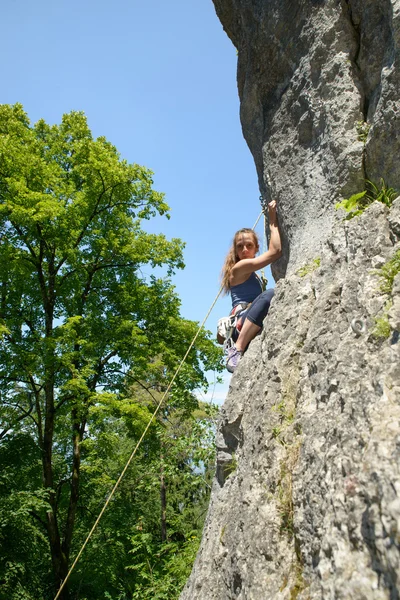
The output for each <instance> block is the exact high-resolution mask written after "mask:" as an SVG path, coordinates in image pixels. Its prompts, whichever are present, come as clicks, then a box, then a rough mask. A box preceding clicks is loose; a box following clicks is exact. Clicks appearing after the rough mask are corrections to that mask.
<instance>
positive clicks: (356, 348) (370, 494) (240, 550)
mask: <svg viewBox="0 0 400 600" xmlns="http://www.w3.org/2000/svg"><path fill="white" fill-rule="evenodd" d="M399 234H400V198H399V199H398V200H397V201H395V203H394V205H393V207H392V209H391V211H390V212H389V210H388V209H387V208H386V207H385V206H384V205H383V204H380V203H377V202H376V203H374V204H373V205H372V206H371V207H370V208H369V209H367V210H366V211H365V212H364V213H363V214H362V215H361V216H360V217H358V218H355V219H352V220H351V221H348V222H347V221H346V222H345V224H344V225H343V224H338V225H337V226H336V227H335V229H334V232H333V234H332V235H331V237H330V238H329V240H328V241H327V242H326V243H325V244H323V245H322V247H321V248H320V252H319V255H318V256H316V257H314V260H313V261H311V262H310V263H309V264H307V265H305V266H304V267H303V268H302V269H300V270H299V271H298V272H297V273H294V274H293V275H291V276H288V277H287V278H285V279H282V280H280V281H279V282H278V284H277V287H276V294H275V297H274V299H273V302H272V305H271V309H270V312H269V314H268V316H267V318H266V322H265V328H264V331H263V333H262V335H261V336H260V337H259V338H258V339H256V340H255V341H254V342H253V343H252V344H251V345H250V348H249V350H248V351H247V353H246V355H245V356H244V358H243V359H242V361H241V363H240V365H239V367H238V369H237V371H236V372H235V374H234V375H233V377H232V383H231V389H230V391H229V395H228V398H227V400H226V402H225V405H224V407H223V410H222V418H221V423H220V427H219V432H218V437H217V446H218V451H219V454H218V469H217V478H216V481H215V483H214V488H213V493H212V500H211V504H210V508H209V514H208V517H207V521H206V525H205V529H204V533H203V540H202V544H201V548H200V551H199V554H198V556H197V559H196V562H195V566H194V569H193V572H192V576H191V578H190V580H189V582H188V584H187V586H186V588H185V590H184V592H183V594H182V600H200V599H201V600H228V599H229V600H230V599H232V600H233V599H237V600H239V599H240V600H268V599H274V600H280V599H282V600H283V599H288V600H289V599H290V600H293V599H295V598H298V599H306V598H307V599H319V598H341V599H349V598H352V599H360V600H361V599H370V598H371V599H374V600H375V599H376V600H381V599H382V600H383V599H389V598H390V599H395V598H398V597H399V590H400V582H399V577H400V342H399V337H400V328H399V324H400V295H399V293H398V292H399V291H400V273H399V274H398V275H397V277H396V278H395V279H394V283H393V287H392V290H391V292H387V293H383V292H382V291H381V289H380V287H381V284H382V282H383V281H384V279H382V277H381V275H380V274H382V273H383V271H382V269H381V267H382V265H384V264H385V263H387V262H388V261H389V260H390V259H391V258H392V257H393V256H395V255H396V252H397V256H398V267H397V268H399V265H400V241H399V240H400V237H399Z"/></svg>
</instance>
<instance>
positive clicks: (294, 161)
mask: <svg viewBox="0 0 400 600" xmlns="http://www.w3.org/2000/svg"><path fill="white" fill-rule="evenodd" d="M214 4H215V8H216V11H217V14H218V16H219V18H220V20H221V22H222V24H223V26H224V29H225V31H226V32H227V34H228V35H229V37H230V38H231V40H232V42H233V43H234V45H235V46H236V48H237V51H238V74H237V78H238V89H239V96H240V101H241V106H240V117H241V122H242V127H243V134H244V137H245V139H246V141H247V143H248V145H249V148H250V150H251V152H252V154H253V157H254V160H255V164H256V167H257V172H258V178H259V183H260V189H261V191H262V194H263V196H264V198H265V199H266V200H268V199H270V197H274V198H276V199H277V201H278V210H279V217H280V223H281V228H282V232H283V236H284V256H283V258H282V259H281V260H280V261H279V263H278V265H277V266H276V268H275V275H276V276H278V277H280V276H282V275H283V274H284V273H285V271H286V269H287V267H288V268H289V272H293V271H294V270H296V268H298V266H299V265H300V264H301V263H302V262H304V258H307V257H312V256H313V255H314V254H315V252H316V248H317V247H318V244H319V243H320V242H321V241H323V240H325V239H326V237H327V236H328V235H329V234H330V231H331V227H332V223H333V221H334V220H335V218H336V215H335V210H334V205H335V203H336V202H337V201H338V200H340V198H342V197H348V196H350V195H351V194H354V193H356V192H360V191H362V190H363V189H364V184H365V179H369V180H372V181H375V182H378V181H379V179H380V178H381V177H382V178H384V180H385V182H386V183H387V184H388V185H390V186H392V187H394V188H397V189H400V163H399V154H400V103H399V93H400V70H399V67H398V64H399V60H400V0H214Z"/></svg>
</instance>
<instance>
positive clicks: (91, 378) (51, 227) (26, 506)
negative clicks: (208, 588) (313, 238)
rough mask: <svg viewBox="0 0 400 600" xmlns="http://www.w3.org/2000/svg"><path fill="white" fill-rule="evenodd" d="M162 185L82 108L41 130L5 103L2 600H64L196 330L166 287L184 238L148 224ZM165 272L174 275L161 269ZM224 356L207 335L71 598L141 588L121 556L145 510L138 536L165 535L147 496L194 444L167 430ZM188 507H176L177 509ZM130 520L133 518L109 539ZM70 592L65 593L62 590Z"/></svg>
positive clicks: (190, 406)
mask: <svg viewBox="0 0 400 600" xmlns="http://www.w3.org/2000/svg"><path fill="white" fill-rule="evenodd" d="M152 183H153V181H152V173H151V171H149V170H148V169H146V168H144V167H141V166H139V165H137V164H128V163H127V162H126V161H125V160H123V159H121V157H120V155H119V153H118V152H117V150H116V148H115V147H114V146H113V145H112V144H110V143H109V142H108V141H107V140H106V139H105V138H103V137H100V138H98V139H93V137H92V134H91V132H90V130H89V128H88V125H87V122H86V118H85V116H84V115H83V113H80V112H72V113H70V114H68V115H64V117H63V119H62V122H61V124H60V125H54V126H50V125H48V124H46V123H45V122H44V121H43V120H41V121H39V122H38V123H36V124H35V125H34V126H31V125H30V123H29V119H28V117H27V115H26V114H25V112H24V111H23V108H22V106H21V105H18V104H17V105H15V106H8V105H2V106H0V422H1V424H2V425H1V428H2V429H1V430H0V442H2V443H1V445H0V463H1V462H3V464H4V465H7V466H6V467H5V470H4V471H3V473H4V475H2V480H1V481H2V483H1V487H0V503H1V506H3V508H4V511H3V515H4V519H5V520H4V527H3V528H2V530H1V531H2V533H1V535H2V536H4V537H3V539H4V541H5V545H4V548H9V549H8V550H5V555H4V563H3V564H4V565H6V570H5V571H4V570H3V571H1V570H0V577H1V579H2V581H3V582H4V581H5V582H6V585H7V586H8V588H7V589H8V590H9V592H7V593H8V595H7V598H34V597H40V598H48V597H54V590H55V588H57V587H58V586H59V584H60V581H61V580H63V579H64V577H65V575H66V573H67V570H68V565H69V562H70V556H71V555H74V554H75V553H76V552H77V549H78V547H79V546H80V544H81V543H82V541H83V539H84V538H85V537H86V534H87V532H88V530H89V529H90V527H91V525H92V523H93V521H94V518H95V516H96V515H97V514H98V512H99V510H100V507H101V506H102V505H103V504H104V500H105V498H106V495H107V494H108V492H109V490H110V488H111V486H112V484H113V483H114V481H115V480H116V478H117V477H118V475H119V473H120V472H121V469H122V466H123V464H125V462H124V461H126V459H127V457H128V456H129V454H130V452H131V449H132V446H133V445H134V443H135V441H136V440H137V439H138V437H139V435H140V434H141V432H142V431H143V429H144V427H145V424H146V423H147V422H148V420H149V418H150V416H151V414H152V412H153V411H154V397H155V396H156V395H157V394H159V393H161V392H162V391H163V390H164V389H166V382H167V381H169V380H170V378H171V376H172V373H173V372H174V371H175V369H176V367H177V365H178V364H179V362H180V360H181V358H182V356H183V355H184V353H185V351H186V349H187V347H188V346H189V343H190V341H191V339H192V338H193V336H194V332H195V331H196V330H197V323H194V322H191V321H188V320H185V319H183V318H182V317H181V316H180V312H179V308H180V302H179V298H178V297H177V295H176V293H175V290H174V287H173V285H172V284H171V281H170V276H171V275H172V274H173V273H174V271H175V270H176V269H178V268H183V260H182V248H183V244H182V242H181V241H180V240H178V239H173V240H170V241H168V240H167V239H166V238H165V236H164V235H162V234H158V235H156V234H149V233H147V232H146V231H144V230H143V229H142V223H143V221H144V220H148V219H150V218H151V217H153V216H154V215H156V214H160V215H165V216H167V217H168V206H167V204H166V203H165V201H164V197H163V194H160V193H159V192H156V191H154V190H153V189H152ZM154 267H162V268H163V270H164V272H165V273H166V275H165V277H156V276H155V275H154V274H152V270H153V268H154ZM144 268H147V269H150V273H149V274H147V275H146V274H144V273H143V269H144ZM219 361H220V350H219V349H218V348H217V347H216V346H215V345H214V343H213V342H212V340H211V339H210V334H209V333H208V332H202V333H201V334H200V335H199V338H198V340H197V342H196V345H195V347H194V348H193V349H192V350H191V352H190V354H189V356H188V358H187V362H186V364H185V367H184V369H182V371H181V374H180V376H179V377H178V378H177V380H176V382H175V384H174V387H173V389H172V390H171V394H170V398H169V399H168V402H167V404H166V406H165V408H164V409H163V412H162V414H161V415H160V419H159V420H158V422H157V423H155V424H154V426H153V427H152V428H151V430H150V431H149V436H148V439H147V441H146V442H145V443H144V445H143V448H142V450H141V453H140V455H138V461H139V464H138V466H137V467H136V469H133V472H132V479H131V485H133V486H134V489H135V491H134V492H133V491H132V490H129V485H128V482H127V483H126V484H125V485H126V487H124V489H123V492H122V493H121V494H120V496H119V498H118V499H116V500H115V501H114V502H113V504H112V507H110V513H112V514H113V515H115V516H113V517H109V524H110V525H109V526H110V529H109V532H107V527H106V529H105V530H104V531H105V533H104V532H103V533H102V534H101V535H103V536H104V539H103V542H104V543H99V542H97V547H96V544H94V545H93V547H92V552H93V553H94V554H93V556H91V555H90V552H88V558H87V562H86V563H85V565H86V567H85V568H86V569H87V570H88V572H90V579H91V581H92V582H98V583H96V584H94V583H93V585H94V587H95V591H93V590H92V589H91V588H90V586H89V589H88V592H87V593H86V591H85V592H83V589H84V587H85V585H86V584H84V580H86V576H84V572H83V571H78V573H80V575H79V577H81V579H79V578H78V579H77V577H75V578H72V580H71V585H70V588H71V593H73V594H74V597H79V598H83V597H85V594H86V595H87V597H88V598H99V597H101V595H103V597H104V594H103V593H102V592H100V589H101V587H100V585H101V583H102V582H103V583H104V590H107V589H108V587H107V586H108V585H110V586H111V587H110V590H112V591H110V592H109V593H110V594H114V596H113V597H117V595H116V594H117V591H118V590H124V592H123V593H124V594H127V593H129V594H131V591H129V590H130V588H129V586H130V585H131V584H132V578H130V577H127V572H126V569H125V566H124V565H126V564H127V558H128V556H129V552H130V549H131V547H132V543H133V542H132V540H133V537H132V536H133V535H134V533H135V532H137V531H138V529H137V523H138V522H139V521H140V520H139V517H140V514H141V515H143V516H144V517H146V519H147V520H146V528H145V529H143V530H145V532H146V533H148V534H149V535H151V536H152V540H153V542H152V543H153V544H159V543H160V541H159V530H160V516H159V513H158V514H157V516H156V514H155V513H154V507H153V506H152V504H151V503H152V502H154V505H156V504H157V502H159V501H157V500H156V497H159V494H160V492H159V487H160V469H161V466H160V461H161V457H162V463H163V465H164V466H163V469H166V471H165V474H164V475H163V477H164V479H165V481H167V480H169V481H172V479H173V478H172V479H170V477H172V476H171V475H170V471H171V472H173V469H174V468H177V467H176V466H175V467H173V466H172V465H176V462H174V461H176V460H177V455H176V453H175V450H174V451H173V450H172V448H175V445H177V446H179V443H178V440H181V439H184V436H183V437H181V435H180V434H179V436H177V439H176V440H174V443H173V444H172V443H170V442H171V440H168V441H167V440H166V441H164V442H162V439H163V438H162V436H164V435H166V433H165V432H166V431H167V429H168V427H167V423H168V422H169V420H171V418H172V417H171V415H172V414H175V413H176V411H178V412H177V413H176V414H181V420H182V422H185V419H189V420H190V419H191V418H192V416H191V415H193V414H194V411H195V410H196V408H197V401H196V399H195V398H194V396H193V390H195V389H196V388H197V387H198V386H201V387H204V388H206V386H207V381H206V378H205V375H204V370H205V369H215V370H220V364H219ZM132 381H133V382H136V385H137V386H138V387H137V388H135V389H134V391H133V388H132ZM139 388H140V390H142V392H139ZM144 396H146V397H147V401H144V399H143V398H144ZM148 398H152V400H151V401H149V400H148ZM179 411H180V412H179ZM193 418H194V417H193ZM200 421H201V419H200ZM200 421H196V420H195V423H197V422H200ZM196 427H197V425H196ZM196 427H194V429H196ZM185 435H186V434H185ZM185 439H186V438H185ZM188 439H189V438H188ZM199 440H202V442H201V443H204V444H206V446H207V445H208V444H209V442H208V441H207V442H205V441H204V437H202V436H201V435H200V437H199ZM167 442H168V443H167ZM182 444H183V446H185V444H186V442H185V443H184V442H182ZM187 444H189V441H187ZM207 447H208V446H207ZM10 448H13V453H10ZM167 450H168V452H167ZM185 452H186V454H185V456H186V458H185V460H184V463H183V464H185V465H186V466H185V468H184V469H183V467H182V469H183V471H184V473H185V476H186V475H187V477H188V481H190V488H191V487H192V486H194V487H196V486H195V484H193V483H192V476H193V474H192V475H190V473H189V471H188V469H189V467H188V465H191V464H196V462H195V458H194V454H193V452H194V451H193V452H192V451H191V450H190V451H189V450H187V449H186V450H185ZM197 452H201V449H200V447H198V448H197ZM6 459H7V460H6ZM7 461H9V462H7ZM178 464H180V463H178ZM169 465H171V466H169ZM167 467H168V468H167ZM197 480H198V478H196V477H194V479H193V481H196V482H197ZM157 482H158V483H157ZM170 485H171V484H170ZM196 485H197V483H196ZM200 487H201V486H200ZM151 490H153V491H152V492H151V493H150V491H151ZM177 494H178V493H177ZM178 495H179V494H178ZM203 497H204V493H203V492H201V494H200V496H198V495H196V494H193V493H192V495H191V496H190V498H191V500H193V501H196V502H197V501H198V502H200V500H201V502H202V501H203ZM201 502H200V503H201ZM138 506H139V507H140V514H139V513H138V510H139V509H138V508H137V507H138ZM177 506H178V504H176V505H174V506H173V507H172V506H170V508H171V511H172V514H173V515H175V516H176V514H178V513H179V506H178V508H177ZM185 506H186V507H188V504H185ZM186 510H187V511H189V508H187V509H186ZM189 512H190V511H189ZM185 514H186V513H185ZM126 515H129V519H130V521H129V524H128V526H127V527H126V528H125V529H124V530H123V531H122V532H121V533H118V535H116V536H114V532H116V531H119V529H118V526H119V524H120V523H121V522H122V523H125V517H126ZM146 515H147V516H146ZM2 518H3V517H2ZM174 518H175V517H172V516H171V517H169V516H168V517H167V521H168V523H172V521H173V520H174ZM176 518H177V517H176ZM189 520H190V519H189ZM133 523H134V525H133ZM156 524H157V525H156ZM174 527H175V525H174ZM170 528H171V526H170ZM195 529H196V528H195V527H194V526H193V524H192V523H191V524H190V527H189V526H186V525H185V527H184V534H182V537H181V538H179V543H180V544H184V543H188V548H189V546H190V544H189V540H190V536H189V534H188V531H189V530H190V531H193V530H195ZM171 531H172V529H171ZM196 531H197V530H196ZM157 536H158V537H157ZM23 538H24V539H25V540H26V542H24V543H22V542H21V540H22V539H23ZM155 540H157V542H156V541H155ZM170 541H171V543H172V542H173V540H172V539H171V540H169V539H168V542H170ZM135 543H136V542H135ZM152 547H153V549H154V546H152ZM167 554H168V553H167V552H165V553H164V549H163V553H162V557H163V558H162V560H163V561H164V562H165V560H166V558H165V557H166V556H167ZM189 554H190V552H189V549H188V555H189ZM95 555H96V558H95V557H94V556H95ZM160 556H161V554H160ZM160 560H161V559H160ZM171 560H172V559H171ZM128 562H129V561H128ZM132 564H133V563H132ZM50 565H51V567H50ZM1 568H3V567H1ZM51 569H52V571H53V575H51V572H50V571H51ZM132 572H133V570H132ZM16 582H18V585H17V583H16ZM106 582H110V583H107V584H106ZM118 593H119V592H118ZM132 593H133V592H132ZM13 594H14V595H13ZM121 594H122V591H121ZM131 595H132V594H131ZM69 597H70V593H69V591H68V589H66V590H65V592H64V593H63V595H62V598H63V599H64V600H65V599H66V598H69ZM120 597H125V596H120Z"/></svg>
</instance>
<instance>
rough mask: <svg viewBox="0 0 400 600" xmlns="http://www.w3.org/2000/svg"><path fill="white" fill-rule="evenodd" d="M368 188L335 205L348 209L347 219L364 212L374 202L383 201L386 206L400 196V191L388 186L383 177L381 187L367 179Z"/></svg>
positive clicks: (390, 204)
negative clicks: (399, 194)
mask: <svg viewBox="0 0 400 600" xmlns="http://www.w3.org/2000/svg"><path fill="white" fill-rule="evenodd" d="M366 184H367V189H366V190H364V191H363V192H359V193H358V194H353V196H350V198H345V199H344V200H342V202H338V203H337V204H336V205H335V208H336V209H339V208H342V209H343V210H345V211H346V213H348V214H347V216H346V219H347V220H349V219H352V218H353V217H356V216H358V215H360V214H361V213H363V212H364V210H365V209H366V208H367V207H368V206H370V205H371V204H372V203H373V202H375V201H377V202H382V204H385V205H386V206H388V207H390V206H392V203H393V200H395V199H396V198H397V196H398V192H397V191H396V190H395V189H393V188H391V187H388V186H387V185H386V183H385V181H384V180H383V179H381V180H380V183H379V187H378V186H377V185H376V184H375V183H373V182H372V181H368V180H367V181H366Z"/></svg>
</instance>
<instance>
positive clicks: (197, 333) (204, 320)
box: [54, 210, 264, 600]
mask: <svg viewBox="0 0 400 600" xmlns="http://www.w3.org/2000/svg"><path fill="white" fill-rule="evenodd" d="M263 212H264V210H262V211H261V213H260V214H259V216H258V219H257V221H256V222H255V223H254V225H253V229H255V228H256V227H257V224H258V221H259V220H260V218H261V215H262V214H263ZM222 289H223V286H222V285H221V287H220V289H219V292H218V294H217V295H216V297H215V299H214V301H213V303H212V304H211V307H210V309H209V311H208V313H207V314H206V316H205V317H204V319H203V322H202V323H201V325H200V327H199V328H198V330H197V332H196V335H195V336H194V338H193V340H192V342H191V344H190V345H189V348H188V349H187V350H186V354H185V356H184V357H183V358H182V360H181V362H180V363H179V366H178V368H177V370H176V371H175V374H174V376H173V377H172V379H171V381H170V383H169V384H168V387H167V389H166V391H165V392H164V394H163V396H162V398H161V400H160V402H159V403H158V405H157V407H156V410H155V411H154V413H153V414H152V416H151V419H150V420H149V422H148V423H147V425H146V428H145V430H144V431H143V433H142V435H141V437H140V439H139V441H138V443H137V444H136V446H135V448H134V450H133V452H132V454H131V455H130V457H129V459H128V462H127V463H126V465H125V467H124V469H123V471H122V473H121V475H120V476H119V477H118V479H117V481H116V483H115V485H114V487H113V488H112V490H111V492H110V495H109V496H108V498H107V500H106V502H105V504H104V506H103V508H102V509H101V511H100V514H99V516H98V517H97V519H96V521H95V523H94V525H93V527H92V529H91V530H90V532H89V535H88V536H87V538H86V540H85V541H84V543H83V545H82V548H81V549H80V550H79V552H78V554H77V556H76V558H75V560H74V562H73V563H72V565H71V568H70V570H69V571H68V573H67V576H66V577H65V579H64V581H63V582H62V584H61V586H60V589H59V590H58V592H57V595H56V596H55V598H54V600H57V599H58V598H59V597H60V594H61V592H62V590H63V589H64V587H65V585H66V583H67V581H68V579H69V577H70V575H71V573H72V571H73V570H74V568H75V565H76V564H77V562H78V560H79V559H80V557H81V555H82V553H83V551H84V549H85V548H86V546H87V544H88V542H89V540H90V538H91V537H92V535H93V533H94V531H95V529H96V527H97V525H98V524H99V522H100V519H101V517H102V516H103V514H104V512H105V510H106V508H107V506H108V505H109V503H110V501H111V499H112V497H113V496H114V494H115V492H116V490H117V488H118V486H119V484H120V483H121V481H122V479H123V477H124V475H125V473H126V471H127V470H128V467H129V465H130V464H131V462H132V460H133V458H134V456H135V454H136V452H137V450H138V448H139V446H140V444H141V443H142V441H143V438H144V437H145V435H146V433H147V432H148V430H149V428H150V425H151V424H152V422H153V421H154V419H155V417H156V416H157V413H158V411H159V410H160V408H161V406H162V404H163V402H164V400H165V398H166V396H167V394H168V393H169V390H170V389H171V387H172V385H173V383H174V381H175V379H176V378H177V376H178V373H179V372H180V370H181V368H182V366H183V364H184V362H185V360H186V358H187V357H188V354H189V352H190V351H191V349H192V348H193V345H194V343H195V341H196V340H197V338H198V336H199V334H200V331H201V330H202V329H203V327H204V325H205V323H206V321H207V319H208V317H209V316H210V314H211V311H212V309H213V308H214V306H215V304H216V302H217V300H218V298H219V297H220V295H221V292H222Z"/></svg>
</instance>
